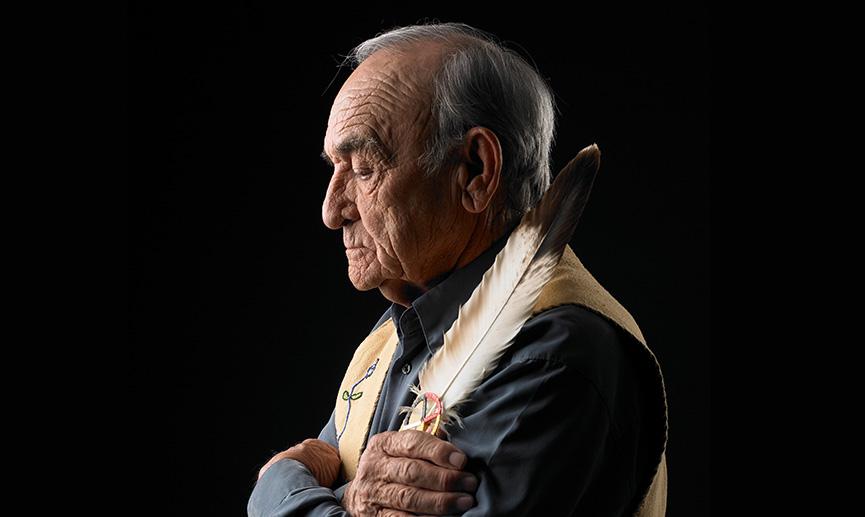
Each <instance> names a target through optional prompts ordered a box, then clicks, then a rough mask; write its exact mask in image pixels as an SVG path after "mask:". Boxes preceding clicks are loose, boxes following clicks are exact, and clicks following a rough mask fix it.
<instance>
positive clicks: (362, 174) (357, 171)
mask: <svg viewBox="0 0 865 517" xmlns="http://www.w3.org/2000/svg"><path fill="white" fill-rule="evenodd" d="M354 173H355V174H357V175H358V176H360V177H361V178H368V177H369V176H372V171H371V170H370V169H355V170H354Z"/></svg>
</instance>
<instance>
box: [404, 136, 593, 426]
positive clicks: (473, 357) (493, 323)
mask: <svg viewBox="0 0 865 517" xmlns="http://www.w3.org/2000/svg"><path fill="white" fill-rule="evenodd" d="M599 164H600V150H599V149H598V146H597V145H594V144H593V145H590V146H589V147H586V148H585V149H583V150H582V151H580V152H579V154H577V156H576V157H575V158H574V159H573V160H571V161H570V162H569V163H568V164H567V165H566V166H565V168H564V169H562V171H561V172H560V173H559V175H558V176H556V179H555V181H554V182H553V184H552V186H550V188H549V190H548V191H547V192H546V193H545V194H544V197H543V198H542V199H541V202H540V203H538V205H537V206H536V207H535V208H534V209H532V210H530V211H529V212H528V213H526V214H525V215H524V216H523V219H522V220H521V222H520V224H519V225H518V226H517V227H516V228H515V229H514V231H513V232H512V233H511V235H510V237H509V238H508V241H507V243H506V244H505V246H504V247H503V248H502V250H501V251H500V252H499V254H498V255H497V256H496V260H495V262H494V263H493V265H492V266H491V267H490V268H489V269H488V270H487V271H486V273H484V276H483V279H482V280H481V282H480V284H478V286H477V287H476V288H475V290H474V292H473V293H472V295H471V297H470V298H469V299H468V300H467V301H466V303H465V304H463V305H462V306H461V307H460V309H459V313H458V315H457V319H456V321H454V323H453V325H452V326H451V328H450V329H449V330H448V331H447V332H445V335H444V344H443V345H442V347H441V348H440V349H439V350H438V351H437V352H436V353H435V354H434V355H433V356H432V357H431V358H430V359H429V360H428V361H427V363H426V364H425V365H424V367H423V368H422V369H421V372H420V374H419V384H420V386H419V387H418V388H416V389H415V391H416V392H418V393H423V392H433V393H435V394H437V395H438V396H439V397H440V398H441V401H442V405H443V407H444V410H445V421H446V422H447V421H450V420H452V419H454V418H456V419H458V418H459V417H458V414H457V411H456V410H457V406H458V405H459V404H460V403H462V402H465V401H466V400H467V399H468V398H469V397H470V396H471V394H472V392H473V391H474V389H475V388H476V387H477V386H478V385H479V384H480V383H481V381H482V380H483V379H484V377H485V375H486V374H487V373H488V372H490V371H492V369H493V368H495V366H496V364H497V363H498V360H499V359H500V358H501V357H502V354H503V353H504V352H505V350H507V348H508V347H509V346H510V345H511V343H512V342H513V340H514V337H515V336H516V335H517V333H518V332H519V331H520V329H521V328H522V326H523V324H524V323H525V322H526V320H528V319H529V317H530V316H531V311H532V307H533V306H534V305H535V303H536V302H537V299H538V296H539V295H540V292H541V289H543V287H544V286H545V285H546V283H547V282H548V281H549V280H550V278H552V275H553V270H554V269H555V267H556V265H557V264H558V263H559V260H560V259H561V257H562V252H563V251H564V248H565V245H566V244H567V243H568V241H569V240H570V238H571V235H572V234H573V232H574V229H575V228H576V226H577V223H578V222H579V220H580V215H581V214H582V212H583V208H584V207H585V205H586V202H587V200H588V197H589V192H590V191H591V188H592V183H593V182H594V179H595V175H596V174H597V170H598V165H599Z"/></svg>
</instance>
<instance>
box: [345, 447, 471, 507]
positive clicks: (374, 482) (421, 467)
mask: <svg viewBox="0 0 865 517" xmlns="http://www.w3.org/2000/svg"><path fill="white" fill-rule="evenodd" d="M465 464H466V455H465V454H463V453H462V452H461V451H460V450H459V449H457V448H456V447H455V446H454V445H453V444H451V443H448V442H446V441H444V440H441V439H439V438H436V437H435V436H432V435H430V434H428V433H422V432H420V431H415V430H411V431H388V432H385V433H380V434H377V435H375V436H373V437H372V438H370V439H369V443H368V444H367V447H366V450H364V451H363V455H361V458H360V463H359V464H358V467H357V475H356V476H355V478H354V480H352V482H351V483H350V484H349V485H348V488H346V491H345V495H344V496H343V499H342V505H343V506H344V507H345V509H346V510H348V512H349V513H350V514H351V515H352V516H353V517H366V516H393V517H405V516H408V515H412V514H421V515H447V514H453V513H462V512H464V511H466V510H468V509H469V508H471V507H472V506H474V504H475V501H474V497H472V496H471V495H470V494H469V493H467V492H470V493H474V491H475V490H476V489H477V487H478V480H477V478H476V477H475V476H473V475H472V474H470V473H468V472H462V468H463V467H464V466H465Z"/></svg>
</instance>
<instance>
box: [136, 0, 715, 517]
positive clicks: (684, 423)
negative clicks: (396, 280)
mask: <svg viewBox="0 0 865 517" xmlns="http://www.w3.org/2000/svg"><path fill="white" fill-rule="evenodd" d="M277 4H279V6H277ZM525 5H526V7H525V9H524V10H522V11H516V10H512V9H506V8H503V7H489V8H487V9H488V10H489V12H486V13H485V12H483V10H480V9H479V10H477V11H476V12H471V11H467V10H466V8H465V7H463V8H459V9H456V8H454V9H447V8H433V9H409V8H400V9H398V10H389V11H384V10H376V9H375V8H373V7H370V6H367V7H365V8H364V9H360V8H357V9H355V10H351V9H347V8H345V7H336V6H333V5H324V4H322V5H313V6H311V9H312V11H313V12H309V13H308V14H303V15H301V14H300V13H299V12H297V10H296V9H295V8H293V7H289V6H288V2H278V3H277V2H274V3H272V4H268V5H262V6H256V7H252V6H242V5H240V4H239V3H238V4H235V5H234V6H232V7H228V6H218V7H217V6H215V5H213V4H202V5H201V6H198V7H193V6H189V5H186V6H180V5H179V3H175V4H172V5H170V6H162V7H157V6H156V4H153V3H151V2H146V3H140V4H135V5H132V6H130V9H129V13H128V15H129V33H128V37H129V47H130V48H129V54H128V56H129V59H128V69H129V100H128V105H129V116H130V118H129V176H130V190H129V226H130V228H129V232H130V237H131V238H130V242H131V246H130V251H129V261H130V264H129V282H130V287H131V299H130V344H129V347H130V353H131V360H132V369H131V375H132V387H133V394H134V395H135V396H136V398H137V399H138V401H139V402H140V403H141V404H140V405H139V406H138V407H139V408H140V410H138V411H136V413H135V414H136V417H135V418H136V421H135V424H136V426H137V427H138V429H139V430H140V431H141V432H142V434H141V436H143V437H145V438H144V439H143V442H146V443H145V445H154V447H150V448H146V450H147V451H148V452H147V453H146V454H143V456H146V457H144V458H141V459H142V460H143V463H142V464H147V465H150V466H152V467H153V469H152V470H148V476H150V480H151V482H152V483H154V486H155V490H153V491H151V492H150V493H149V494H148V496H147V497H148V498H154V497H156V498H160V499H161V498H165V499H168V500H169V501H170V504H171V506H170V507H169V508H170V511H169V512H168V513H170V514H176V515H241V514H244V512H245V504H246V500H247V497H248V494H249V492H250V490H251V489H252V486H253V483H254V481H255V477H256V472H257V470H258V468H259V467H260V465H261V464H262V463H263V462H265V461H266V460H267V459H268V458H269V457H270V455H271V454H272V453H274V452H276V451H277V450H281V449H284V448H286V447H288V446H290V445H292V444H294V443H295V442H298V441H300V440H302V439H304V438H307V437H311V436H316V435H317V434H318V432H319V430H320V428H321V426H322V425H323V424H324V423H325V422H326V420H327V418H328V416H329V414H330V411H331V409H332V406H333V402H334V397H335V394H336V389H337V385H338V383H339V381H340V380H341V378H342V373H343V370H344V368H345V366H346V365H347V363H348V361H349V359H350V357H351V355H352V351H353V348H354V346H355V345H356V344H357V343H359V341H360V340H361V339H362V338H363V337H364V336H365V334H366V333H367V332H368V331H369V329H370V327H371V325H372V324H373V323H374V322H375V321H376V320H377V318H378V317H379V316H380V314H381V312H382V311H383V310H384V309H385V308H386V307H387V302H386V301H385V300H384V299H383V298H382V297H381V296H380V295H379V293H378V291H371V292H365V293H360V292H357V291H355V290H354V289H353V288H352V286H351V284H350V283H349V281H348V278H347V276H346V260H345V255H344V253H343V251H342V241H341V236H340V233H339V232H333V231H330V230H327V229H326V228H325V227H324V225H323V224H322V222H321V218H320V210H321V201H322V198H323V195H324V192H325V189H326V186H327V182H328V176H329V170H328V169H327V168H326V167H325V165H324V164H323V163H322V162H321V160H320V158H319V153H320V151H321V147H322V139H323V135H324V129H325V125H326V121H327V115H328V111H329V108H330V103H331V101H332V99H333V96H334V95H335V93H336V91H337V90H338V86H339V84H340V83H341V82H342V81H343V80H344V78H345V74H344V73H343V74H340V75H339V76H338V77H337V79H336V82H335V83H334V85H333V86H331V87H330V88H328V84H329V83H330V81H331V79H332V78H333V77H334V75H335V74H336V72H337V68H336V63H337V62H338V61H339V57H338V56H339V55H340V54H344V53H345V52H347V51H348V49H350V48H351V47H352V46H353V45H355V44H357V43H359V42H360V41H361V40H363V39H364V38H366V37H369V36H372V35H374V34H375V33H377V32H379V31H381V30H383V29H386V28H390V27H393V26H395V25H405V24H409V23H413V22H417V21H419V20H421V19H424V18H436V19H440V20H443V21H463V22H466V23H469V24H472V25H474V26H476V27H479V28H481V29H485V30H488V31H490V32H493V33H495V34H496V35H498V36H499V37H500V38H502V39H503V40H505V41H506V42H509V43H510V44H511V45H512V46H517V47H519V48H521V49H524V51H525V52H527V53H528V54H529V55H530V56H531V58H532V59H533V60H534V61H535V63H536V64H537V66H538V67H539V69H540V70H541V73H542V74H543V75H544V76H545V77H547V78H548V79H549V81H550V83H551V84H552V87H553V89H554V90H555V91H556V94H557V97H558V98H557V100H558V104H559V108H560V112H561V113H560V115H561V116H560V121H559V126H558V127H559V131H558V138H557V144H556V147H555V152H554V159H555V167H556V168H555V169H554V170H558V167H560V166H561V165H563V164H564V163H565V162H566V161H567V160H568V159H569V158H570V157H572V156H573V155H574V153H575V152H576V151H577V150H579V149H580V148H582V147H583V146H585V145H588V144H590V143H592V142H597V143H598V144H599V146H600V148H601V151H602V153H603V158H602V165H601V170H600V174H599V176H598V180H597V182H596V184H595V189H594V192H593V194H592V199H591V202H590V203H589V206H588V208H587V210H586V212H585V214H584V216H583V220H582V222H581V224H580V227H579V228H578V230H577V233H576V235H575V237H574V239H573V241H572V246H573V247H574V249H575V250H576V251H577V253H578V255H580V256H581V258H582V259H583V261H584V263H585V264H586V265H587V267H588V268H589V269H590V270H591V271H592V272H593V273H594V274H595V276H596V277H597V278H598V279H599V280H600V281H601V282H602V283H603V284H604V285H605V286H606V287H607V289H608V290H610V291H611V292H612V293H613V295H614V296H616V297H617V298H618V299H619V300H620V301H621V302H622V303H623V304H624V305H625V306H626V307H627V308H628V309H629V310H630V311H631V312H632V313H633V314H634V315H635V317H636V318H637V320H638V322H639V323H640V325H641V326H642V328H643V331H644V333H645V335H646V336H647V338H648V340H649V343H650V345H651V346H652V347H653V349H654V351H655V353H656V354H657V356H658V358H659V360H660V362H661V365H662V367H663V369H664V373H665V377H666V382H667V390H668V395H669V407H670V442H669V448H668V462H669V475H670V493H669V512H668V515H670V516H671V517H682V516H695V515H706V514H708V509H709V452H708V451H709V328H710V326H709V262H710V260H709V223H708V215H709V213H708V211H709V206H708V199H709V179H708V168H709V167H708V143H709V126H708V120H707V112H708V108H709V92H708V89H709V60H708V55H707V51H706V38H707V20H706V14H705V12H704V9H703V7H702V6H699V5H698V4H697V3H691V4H689V6H688V7H686V8H682V7H679V8H673V7H656V6H651V7H645V6H644V7H640V8H638V9H637V10H631V9H625V8H623V7H609V8H599V7H596V6H589V5H576V6H570V7H569V10H573V12H574V14H572V15H566V14H564V13H562V12H560V11H559V10H558V9H546V8H545V9H541V8H534V7H533V5H532V4H525Z"/></svg>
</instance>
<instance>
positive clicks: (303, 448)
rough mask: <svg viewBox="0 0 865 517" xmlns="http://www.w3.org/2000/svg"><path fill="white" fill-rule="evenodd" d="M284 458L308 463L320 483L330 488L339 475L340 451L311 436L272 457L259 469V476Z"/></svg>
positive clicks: (307, 466) (307, 465)
mask: <svg viewBox="0 0 865 517" xmlns="http://www.w3.org/2000/svg"><path fill="white" fill-rule="evenodd" d="M284 458H291V459H293V460H297V461H299V462H301V463H303V464H304V465H306V468H308V469H309V471H310V472H312V475H313V476H315V479H316V480H317V481H318V484H319V485H321V486H323V487H328V488H330V487H331V486H332V485H333V482H334V481H336V477H337V476H338V475H339V467H340V459H339V451H338V450H336V448H335V447H334V446H333V445H331V444H329V443H327V442H325V441H322V440H318V439H315V438H309V439H307V440H304V441H303V443H299V444H297V445H295V446H294V447H292V448H290V449H287V450H284V451H282V452H280V453H279V454H277V455H276V456H274V457H273V458H271V459H270V461H268V462H267V463H265V464H264V466H263V467H261V470H259V471H258V478H259V479H261V476H263V475H264V472H265V471H266V470H267V469H268V468H270V466H271V465H273V464H274V463H276V462H277V461H279V460H281V459H284Z"/></svg>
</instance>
